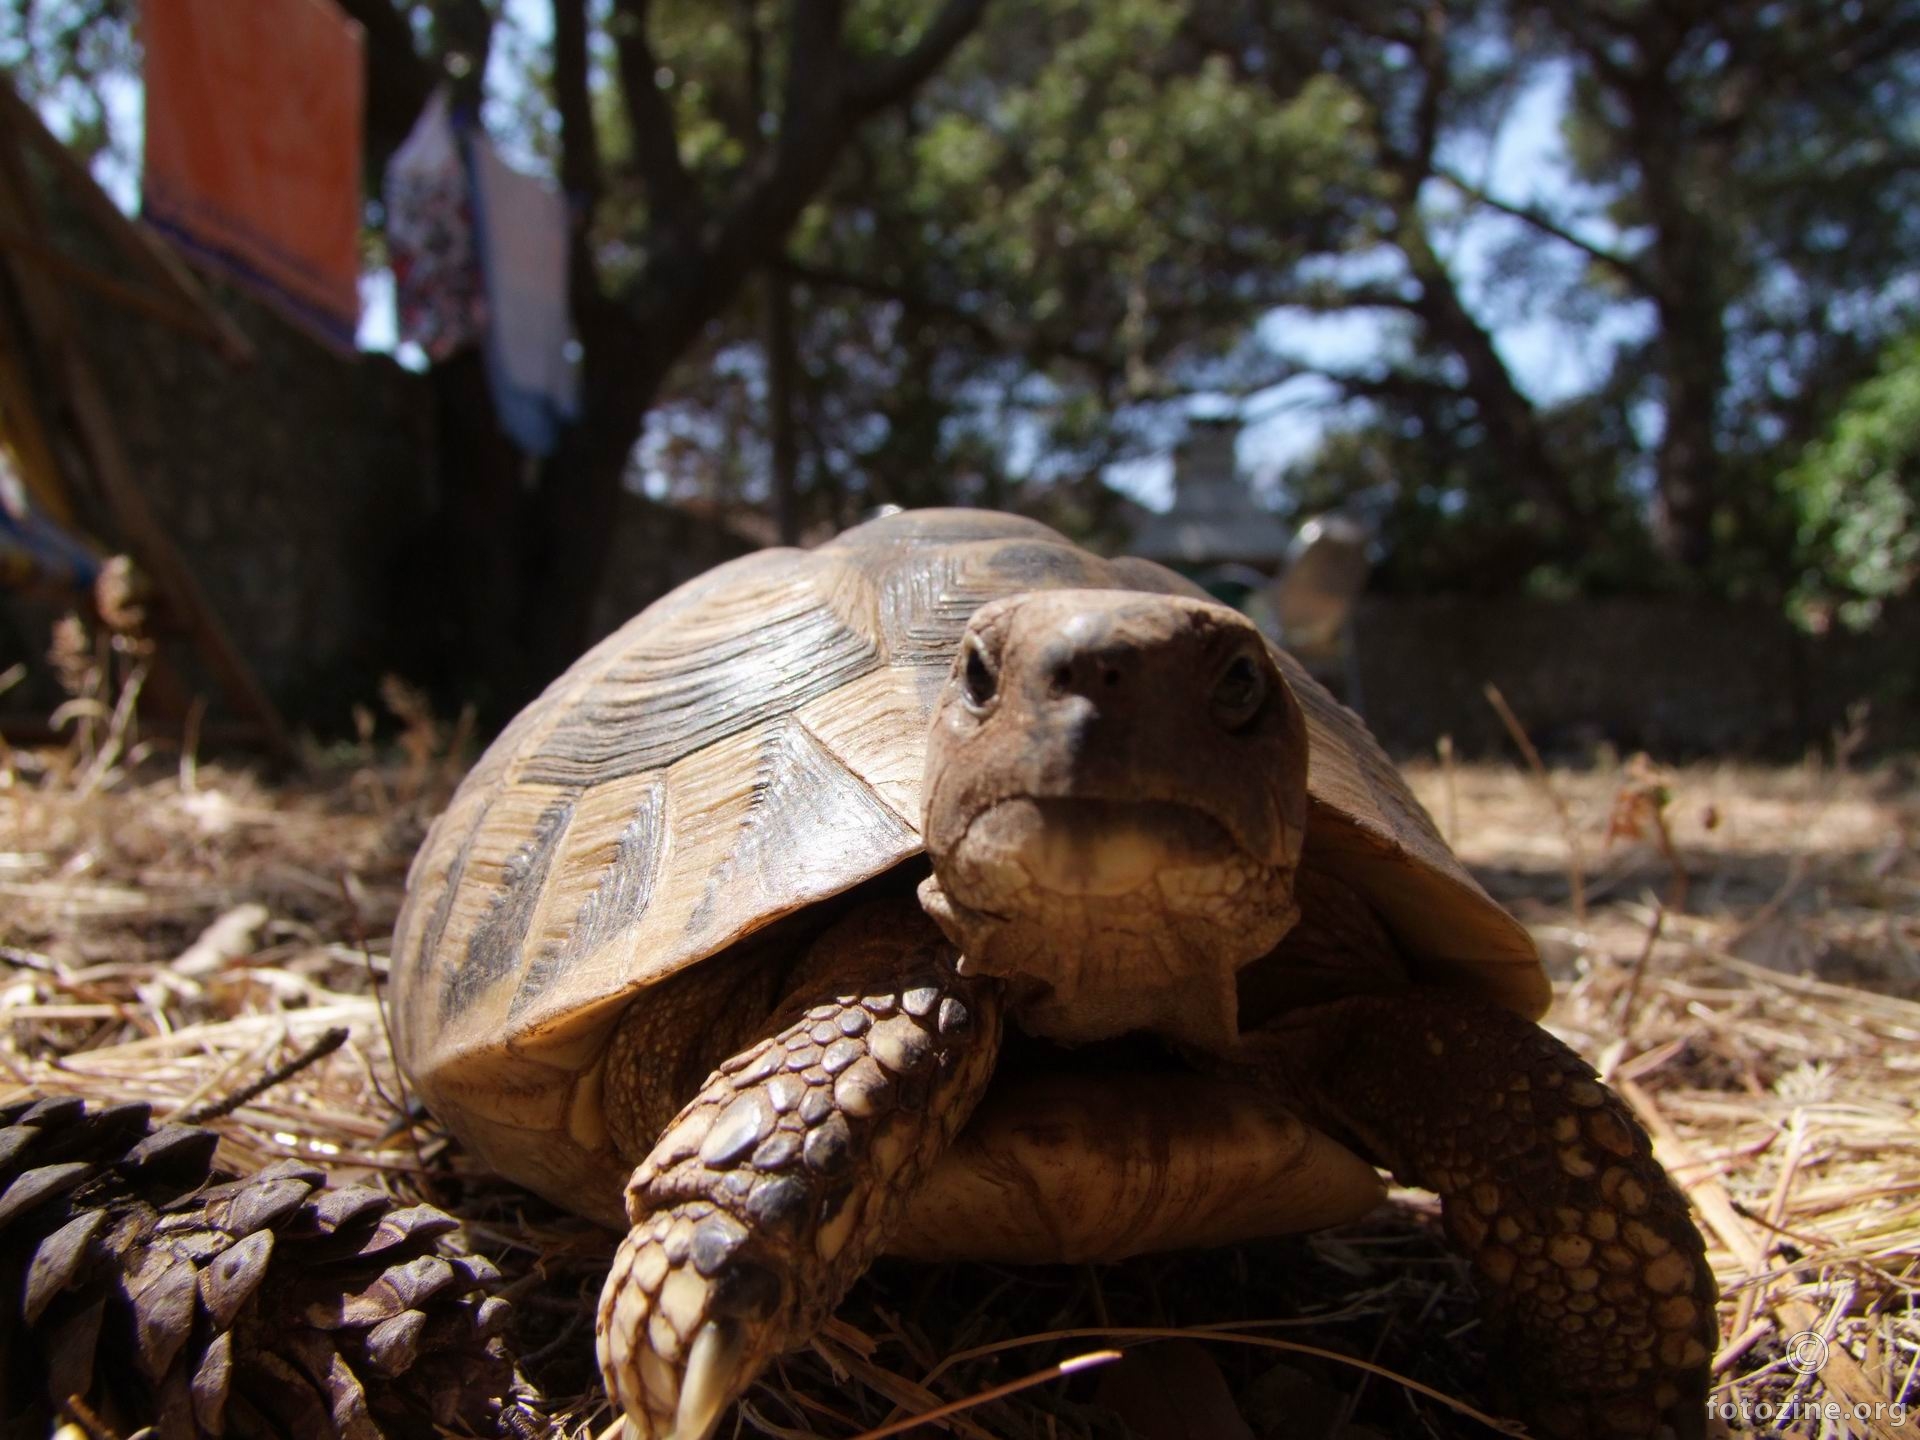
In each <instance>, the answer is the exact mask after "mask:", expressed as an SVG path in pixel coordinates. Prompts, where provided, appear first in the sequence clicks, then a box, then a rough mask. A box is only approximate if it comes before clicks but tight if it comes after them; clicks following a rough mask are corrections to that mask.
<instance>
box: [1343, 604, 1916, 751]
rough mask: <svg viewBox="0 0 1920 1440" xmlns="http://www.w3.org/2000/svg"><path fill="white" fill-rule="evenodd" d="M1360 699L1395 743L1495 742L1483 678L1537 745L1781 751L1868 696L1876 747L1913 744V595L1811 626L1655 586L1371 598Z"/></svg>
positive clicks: (1398, 747) (1417, 746) (1358, 670)
mask: <svg viewBox="0 0 1920 1440" xmlns="http://www.w3.org/2000/svg"><path fill="white" fill-rule="evenodd" d="M1354 661H1355V664H1354V673H1355V677H1356V682H1357V686H1358V695H1357V699H1358V702H1359V706H1360V708H1361V710H1362V711H1363V712H1364V713H1365V715H1366V717H1367V721H1368V723H1369V724H1370V725H1371V726H1372V728H1373V729H1374V731H1375V732H1376V733H1377V734H1378V735H1379V736H1380V737H1381V739H1382V741H1383V742H1384V743H1385V744H1386V745H1387V746H1388V748H1389V749H1392V750H1394V751H1396V752H1398V753H1402V754H1409V753H1418V752H1424V753H1428V754H1431V753H1432V749H1433V746H1434V745H1435V743H1436V742H1437V741H1438V739H1439V737H1440V736H1442V735H1450V736H1452V737H1453V740H1454V743H1455V745H1456V746H1458V747H1459V748H1460V749H1461V750H1462V751H1463V752H1465V753H1468V754H1488V753H1495V752H1497V751H1499V750H1501V749H1502V748H1503V747H1506V746H1507V744H1508V741H1507V739H1506V732H1505V730H1504V728H1503V727H1502V725H1501V722H1500V719H1499V717H1498V715H1496V714H1495V712H1494V710H1493V708H1492V706H1491V705H1489V704H1488V702H1487V699H1486V696H1485V693H1484V687H1485V686H1486V685H1487V684H1488V683H1489V682H1491V683H1493V684H1495V685H1497V686H1498V687H1499V688H1500V691H1501V693H1502V694H1503V695H1504V696H1505V697H1506V700H1507V703H1508V704H1509V705H1510V706H1511V707H1512V708H1513V710H1514V713H1515V714H1516V715H1517V716H1518V717H1519V718H1520V720H1521V721H1522V723H1523V724H1524V725H1525V726H1526V727H1527V730H1528V733H1529V734H1530V735H1531V736H1532V737H1533V739H1534V741H1535V743H1536V744H1538V745H1540V746H1541V747H1542V748H1543V749H1547V750H1552V751H1557V752H1560V753H1562V754H1567V753H1577V752H1579V751H1581V750H1583V749H1586V748H1587V747H1589V746H1591V745H1592V744H1593V743H1595V742H1598V741H1608V742H1611V743H1612V744H1614V745H1617V746H1620V747H1623V748H1625V747H1635V748H1643V749H1647V750H1649V751H1652V752H1654V753H1655V754H1657V755H1660V756H1663V757H1669V758H1679V757H1682V756H1686V755H1695V754H1704V753H1715V754H1751V755H1788V754H1794V753H1798V752H1799V751H1802V750H1804V749H1805V748H1806V747H1807V746H1808V745H1810V744H1817V743H1822V742H1825V741H1827V740H1830V739H1831V738H1832V736H1833V735H1834V733H1835V732H1836V731H1838V730H1840V729H1842V728H1844V727H1845V726H1846V725H1847V724H1848V723H1849V719H1848V711H1849V708H1850V707H1852V706H1854V705H1856V704H1858V703H1860V702H1865V703H1866V704H1867V706H1868V716H1869V718H1868V722H1867V730H1866V736H1867V741H1868V743H1869V745H1871V746H1873V747H1874V748H1878V749H1896V748H1897V749H1911V748H1914V747H1916V746H1920V606H1908V607H1906V608H1904V609H1901V610H1897V611H1894V612H1890V613H1889V614H1888V616H1887V617H1886V619H1885V620H1884V621H1883V623H1882V624H1881V625H1880V626H1879V627H1877V628H1876V629H1874V630H1872V631H1869V632H1866V633H1863V634H1859V635H1852V634H1835V635H1829V636H1818V637H1816V636H1808V635H1805V634H1803V633H1802V632H1800V631H1799V630H1797V629H1795V628H1794V627H1793V626H1792V625H1790V624H1789V623H1787V621H1786V620H1785V619H1784V618H1782V617H1781V616H1780V615H1778V614H1777V613H1775V612H1773V611H1770V610H1767V609H1765V608H1762V607H1745V606H1736V605H1720V604H1714V603H1712V602H1708V601H1695V600H1684V599H1664V598H1651V597H1649V598H1635V599H1626V598H1622V599H1590V600H1577V601H1569V602H1566V603H1546V602H1533V601H1524V600H1512V601H1492V600H1469V599H1460V598H1450V597H1429V598H1402V597H1385V596H1371V597H1368V598H1367V599H1366V600H1364V601H1363V602H1362V603H1361V605H1360V608H1359V611H1358V614H1357V617H1356V623H1355V656H1354Z"/></svg>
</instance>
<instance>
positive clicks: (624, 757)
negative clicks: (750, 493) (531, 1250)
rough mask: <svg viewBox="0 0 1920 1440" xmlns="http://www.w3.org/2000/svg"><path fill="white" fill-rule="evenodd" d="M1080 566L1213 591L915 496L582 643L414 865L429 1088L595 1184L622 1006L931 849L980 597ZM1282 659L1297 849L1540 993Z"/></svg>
mask: <svg viewBox="0 0 1920 1440" xmlns="http://www.w3.org/2000/svg"><path fill="white" fill-rule="evenodd" d="M1068 587H1073V588H1095V589H1101V588H1105V589H1126V590H1144V591H1154V592H1162V593H1179V594H1189V595H1198V594H1201V593H1202V592H1200V591H1199V590H1198V589H1197V588H1196V587H1195V586H1193V585H1192V584H1191V583H1189V582H1188V581H1186V580H1184V579H1182V578H1181V577H1180V576H1178V575H1176V574H1174V573H1173V572H1172V571H1170V570H1166V569H1163V568H1162V567H1160V566H1158V565H1154V564H1151V563H1149V562H1147V561H1142V560H1134V559H1120V560H1104V559H1101V558H1099V557H1097V556H1094V555H1092V554H1089V553H1088V552H1086V551H1084V550H1081V549H1079V548H1078V547H1076V546H1074V545H1072V544H1071V543H1070V542H1068V541H1067V540H1066V539H1064V538H1063V537H1062V536H1060V535H1059V534H1057V533H1056V532H1054V531H1053V530H1050V529H1048V528H1047V527H1046V526H1044V525H1041V524H1038V523H1036V522H1034V521H1030V520H1025V519H1020V518H1017V517H1014V516H1009V515H1002V514H996V513H992V512H987V511H968V510H922V511H912V512H907V513H904V514H899V515H894V516H891V517H888V518H886V519H882V520H876V521H873V522H871V523H869V524H866V525H862V526H860V527H858V528H857V529H853V530H850V531H848V532H846V533H845V534H843V535H841V536H840V537H839V538H838V539H836V540H834V541H832V542H831V543H829V544H826V545H823V546H821V547H820V548H818V549H816V550H811V551H802V550H791V549H776V550H763V551H759V552H757V553H755V554H752V555H748V556H745V557H743V558H741V559H738V560H735V561H732V562H730V563H728V564H725V565H722V566H720V567H719V568H717V569H715V570H712V571H709V572H708V573H707V574H705V575H702V576H700V577H699V578H697V579H695V580H693V581H692V582H690V583H688V584H686V585H683V586H681V587H680V588H679V589H677V590H675V591H673V592H672V593H671V594H669V595H667V596H665V597H664V598H662V599H661V600H659V601H658V602H656V603H655V604H653V605H651V606H649V607H648V608H647V609H646V610H644V611H643V612H641V614H639V615H638V616H636V617H635V618H634V619H633V620H631V621H629V622H628V623H627V624H626V625H625V626H623V627H622V628H621V629H620V630H618V631H617V632H615V633H614V634H613V635H611V636H609V637H608V638H607V639H606V640H605V641H603V642H602V643H601V644H599V645H598V646H596V647H595V648H594V649H593V650H591V651H590V652H588V653H587V654H586V655H585V656H584V657H582V658H581V659H580V660H579V661H578V662H577V663H576V664H575V665H574V666H573V667H572V668H571V669H570V670H568V671H567V672H566V673H565V674H564V675H562V676H561V677H560V678H559V679H558V680H556V681H555V682H554V683H553V684H552V685H551V686H550V687H549V688H548V689H547V691H546V693H545V694H544V695H542V696H541V697H540V698H539V699H537V700H536V701H534V702H533V703H532V704H531V705H529V706H528V707H527V709H526V710H524V711H523V712H522V713H521V714H520V715H519V716H518V718H516V719H515V720H514V721H513V723H512V724H511V725H509V726H508V727H507V729H506V730H505V731H504V732H503V733H502V734H501V735H500V737H499V738H498V739H497V740H496V741H495V742H494V743H493V745H492V746H491V747H490V748H489V749H488V750H487V752H486V753H485V754H484V755H483V756H482V757H481V759H480V761H479V763H478V764H477V765H475V767H474V769H473V770H472V772H471V773H470V774H469V775H468V776H467V777H466V780H465V781H464V783H462V784H461V786H460V788H459V790H458V791H457V792H456V793H455V795H454V797H453V799H452V802H451V803H450V804H449V806H448V808H447V810H446V812H445V813H444V814H443V815H441V817H440V818H439V820H438V821H437V822H436V823H435V824H434V826H433V828H432V830H431V832H430V833H429V835H428V836H427V840H426V843H425V844H424V845H423V846H422V848H421V850H420V853H419V855H418V857H417V858H416V859H415V861H414V864H413V868H412V870H411V872H410V874H409V877H408V885H407V898H406V903H405V905H404V907H403V909H402V911H401V915H400V919H399V924H398V928H397V930H396V933H395V936H394V949H393V999H394V1006H393V1038H394V1044H395V1048H396V1051H397V1054H398V1058H399V1060H400V1062H401V1064H402V1066H403V1067H404V1068H405V1069H406V1071H407V1072H408V1073H409V1074H410V1075H411V1076H412V1077H413V1079H414V1081H415V1083H416V1084H417V1085H418V1086H419V1088H420V1090H421V1091H422V1093H423V1098H424V1099H426V1100H427V1101H428V1103H429V1104H430V1105H431V1106H432V1108H433V1109H434V1110H435V1112H436V1113H437V1114H439V1115H440V1116H441V1117H442V1118H443V1119H445V1120H447V1121H448V1122H449V1123H450V1124H451V1125H452V1126H453V1128H454V1129H455V1130H456V1131H457V1132H459V1133H461V1134H462V1135H463V1136H465V1137H466V1138H467V1139H468V1140H469V1142H470V1143H475V1144H477V1145H478V1147H479V1148H480V1150H481V1151H482V1153H483V1154H484V1155H485V1156H486V1157H487V1158H488V1159H489V1160H490V1161H491V1162H492V1163H493V1164H495V1165H496V1166H497V1167H498V1168H500V1169H502V1170H503V1171H506V1172H507V1173H509V1174H516V1176H517V1178H521V1179H523V1180H524V1181H525V1182H526V1183H528V1184H531V1185H533V1186H534V1188H536V1189H540V1190H542V1191H544V1192H546V1193H548V1194H554V1195H558V1196H560V1197H562V1198H565V1194H566V1191H567V1190H568V1188H569V1187H570V1186H571V1185H573V1184H575V1183H584V1182H585V1180H586V1177H588V1176H589V1175H590V1174H592V1173H593V1172H594V1170H595V1168H596V1167H595V1165H593V1164H589V1163H587V1161H586V1160H585V1153H586V1152H592V1151H596V1150H597V1151H604V1150H605V1148H606V1143H607V1142H606V1135H605V1128H604V1124H603V1122H602V1121H601V1118H600V1116H599V1114H598V1108H599V1098H598V1097H599V1088H598V1081H597V1071H596V1068H595V1067H596V1062H597V1061H598V1060H599V1059H601V1057H602V1055H603V1054H604V1051H605V1048H606V1043H607V1039H608V1036H609V1034H610V1032H611V1029H612V1027H613V1025H614V1023H615V1022H616V1020H617V1019H618V1018H619V1016H620V1015H621V1014H622V1012H623V1011H624V1009H625V1007H626V1006H627V1005H628V1004H629V1003H631V1002H632V1001H634V999H635V998H636V997H637V996H640V995H641V993H642V992H643V991H646V990H647V989H648V988H649V987H652V986H654V985H657V984H658V983H659V982H661V981H663V980H665V979H667V978H668V977H669V976H672V975H674V974H676V973H678V972H680V971H682V970H684V969H686V968H687V967H689V966H692V965H697V964H699V963H700V962H701V961H703V960H707V959H709V958H710V957H713V956H715V955H718V954H720V953H721V952H723V951H726V950H728V949H729V948H730V947H733V946H735V945H737V944H738V943H739V942H740V941H742V940H743V939H745V938H746V937H747V936H749V935H751V934H752V933H753V932H755V931H758V930H760V929H762V928H763V927H766V926H768V925H770V924H772V923H773V922H774V921H777V920H779V919H781V918H782V917H785V916H788V915H792V914H794V913H795V912H798V911H800V910H802V909H803V908H805V907H808V906H813V905H816V904H819V903H820V902H822V901H825V900H827V899H829V898H830V897H833V896H835V895H839V894H841V893H843V892H845V891H847V890H850V889H852V888H853V887H855V886H857V885H859V884H861V883H862V882H865V881H867V880H870V879H872V878H874V877H876V876H879V875H881V874H882V873H884V872H886V871H888V870H891V869H893V868H894V867H897V866H900V865H902V864H903V863H905V862H907V861H910V860H912V859H913V858H914V857H915V856H916V855H918V854H919V853H920V849H921V846H920V836H919V824H920V795H919V789H920V776H921V768H922V761H923V755H924V749H925V737H926V732H927V725H928V720H929V716H930V714H931V712H932V708H933V704H934V701H935V699H936V697H937V696H938V694H939V691H940V688H941V686H942V685H943V684H944V683H945V680H946V677H947V674H948V671H949V669H950V667H951V665H952V663H953V654H954V651H955V649H956V647H957V645H958V643H959V639H960V635H961V632H962V629H963V627H964V626H965V624H966V622H967V619H968V617H970V616H971V615H972V614H973V612H974V611H975V610H977V609H978V608H979V607H980V606H981V605H983V604H985V603H986V602H987V601H989V600H993V599H995V598H997V597H1000V596H1004V595H1012V594H1018V593H1021V592H1023V591H1029V590H1039V589H1056V588H1068ZM1279 661H1280V664H1281V666H1282V668H1283V670H1284V672H1285V674H1286V675H1287V677H1288V679H1289V681H1290V682H1291V684H1292V686H1293V688H1294V691H1295V693H1296V695H1297V696H1298V698H1299V701H1300V704H1301V707H1302V709H1303V711H1304V712H1305V715H1306V719H1307V726H1308V731H1309V737H1310V747H1311V750H1310V760H1309V768H1308V777H1307V785H1308V791H1309V811H1308V827H1307V836H1306V849H1305V859H1304V861H1303V863H1306V864H1311V865H1313V866H1315V867H1318V868H1319V869H1321V870H1323V871H1326V872H1329V873H1332V874H1334V875H1335V876H1337V877H1338V878H1340V879H1342V880H1344V881H1345V882H1346V883H1348V884H1349V885H1352V886H1353V887H1355V888H1356V889H1358V890H1359V891H1360V892H1361V893H1363V894H1364V895H1366V896H1367V897H1368V898H1369V900H1370V901H1371V902H1372V904H1373V905H1374V906H1375V908H1376V909H1377V910H1378V912H1379V913H1380V915H1381V917H1382V918H1383V920H1384V921H1385V923H1386V924H1387V926H1388V928H1389V929H1390V930H1391V931H1392V932H1393V933H1394V935H1395V937H1396V938H1397V939H1398V941H1399V942H1400V944H1401V946H1402V947H1403V948H1404V950H1405V951H1406V952H1407V955H1408V957H1409V958H1410V959H1411V961H1412V963H1413V964H1414V966H1415V969H1416V971H1417V973H1419V974H1421V976H1422V977H1423V978H1425V979H1427V980H1429V981H1432V982H1434V983H1439V984H1443V985H1447V986H1451V987H1454V988H1456V989H1457V990H1459V991H1461V992H1463V993H1467V994H1472V995H1476V996H1479V997H1481V998H1484V999H1487V1000H1491V1001H1493V1002H1495V1003H1498V1004H1501V1005H1504V1006H1506V1007H1507V1008H1509V1009H1512V1010H1514V1011H1517V1012H1518V1013H1520V1014H1522V1015H1524V1016H1526V1017H1528V1018H1530V1019H1531V1018H1537V1017H1538V1016H1539V1015H1540V1014H1541V1013H1542V1012H1543V1011H1544V1010H1545V1008H1546V1003H1547V1000H1548V998H1549V995H1550V991H1549V987H1548V985H1547V982H1546V978H1545V976H1544V974H1543V973H1542V971H1541V969H1540V965H1539V962H1538V959H1537V956H1536V954H1535V952H1534V948H1533V944H1532V942H1531V940H1530V939H1529V938H1528V936H1527V934H1526V932H1525V931H1524V930H1523V929H1522V928H1521V927H1520V925H1519V924H1518V923H1517V922H1516V921H1514V920H1513V919H1512V918H1511V917H1510V916H1509V915H1508V914H1507V913H1506V912H1505V911H1504V910H1502V909H1501V908H1500V907H1499V906H1497V905H1495V904H1494V903H1493V902H1492V901H1491V900H1490V899H1489V898H1488V897H1487V895H1486V893H1485V892H1484V891H1482V890H1481V889H1480V887H1479V886H1478V885H1477V884H1476V883H1475V882H1474V881H1473V879H1472V878H1471V877H1470V876H1468V874H1467V873H1466V871H1465V870H1463V869H1462V868H1461V866H1460V864H1459V862H1458V861H1457V860H1456V859H1455V858H1454V856H1453V854H1452V853H1451V851H1449V850H1448V848H1447V846H1446V843H1445V842H1444V841H1443V840H1442V839H1441V837H1440V835H1439V833H1438V831H1437V830H1436V829H1435V828H1434V826H1433V823H1432V821H1431V820H1430V819H1429V818H1428V816H1427V815H1426V813H1425V811H1424V810H1422V808H1421V807H1420V804H1419V802H1418V801H1417V800H1415V799H1414V797H1413V796H1412V794H1411V793H1409V791H1408V790H1407V788H1406V786H1405V784H1404V782H1403V781H1402V780H1401V778H1400V776H1399V775H1398V774H1397V772H1396V771H1395V770H1394V768H1393V766H1392V764H1391V763H1390V762H1389V761H1388V760H1387V758H1386V756H1385V755H1384V754H1383V753H1382V752H1381V750H1380V748H1379V746H1378V745H1377V744H1376V743H1375V742H1374V740H1373V738H1372V737H1371V736H1370V735H1369V734H1368V733H1367V731H1366V729H1365V727H1364V726H1363V725H1362V724H1361V722H1360V720H1359V719H1358V717H1356V716H1355V715H1354V714H1353V713H1352V712H1351V711H1349V710H1347V709H1345V708H1344V707H1342V706H1341V705H1340V704H1339V703H1338V702H1336V701H1335V700H1334V699H1333V697H1332V696H1330V695H1329V694H1328V693H1327V692H1326V691H1325V690H1324V689H1323V688H1322V687H1321V686H1320V685H1319V684H1317V683H1316V682H1315V681H1313V680H1312V679H1311V678H1309V677H1308V675H1307V674H1306V672H1305V671H1304V670H1303V669H1301V667H1300V666H1299V665H1298V664H1297V663H1296V662H1294V661H1293V660H1292V658H1291V657H1289V656H1287V655H1285V654H1284V653H1283V652H1282V653H1280V654H1279ZM562 1132H564V1133H565V1134H568V1135H570V1136H571V1137H572V1140H573V1142H574V1145H575V1148H576V1149H577V1151H578V1152H579V1153H577V1154H576V1155H575V1157H574V1161H569V1160H567V1159H566V1157H563V1156H559V1155H556V1154H555V1153H553V1146H552V1144H551V1143H550V1142H551V1140H553V1139H558V1138H559V1137H560V1135H561V1134H562ZM523 1156H525V1157H527V1158H521V1157H523ZM536 1157H537V1158H536ZM575 1162H577V1163H575ZM529 1171H531V1172H533V1173H526V1172H529ZM574 1203H576V1206H577V1204H578V1199H577V1196H575V1197H574Z"/></svg>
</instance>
